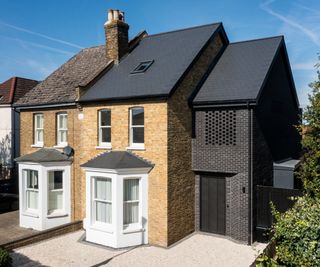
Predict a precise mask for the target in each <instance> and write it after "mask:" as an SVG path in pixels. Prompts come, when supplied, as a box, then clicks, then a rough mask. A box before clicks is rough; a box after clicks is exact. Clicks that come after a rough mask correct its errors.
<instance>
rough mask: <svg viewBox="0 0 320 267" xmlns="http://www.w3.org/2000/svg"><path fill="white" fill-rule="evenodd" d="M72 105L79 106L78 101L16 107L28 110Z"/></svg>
mask: <svg viewBox="0 0 320 267" xmlns="http://www.w3.org/2000/svg"><path fill="white" fill-rule="evenodd" d="M71 106H77V105H76V103H74V102H72V103H61V104H58V103H57V104H43V105H41V104H40V105H28V106H19V105H17V106H15V105H14V107H15V108H16V109H17V110H19V111H20V110H28V109H42V108H59V107H71Z"/></svg>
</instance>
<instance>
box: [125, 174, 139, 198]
mask: <svg viewBox="0 0 320 267" xmlns="http://www.w3.org/2000/svg"><path fill="white" fill-rule="evenodd" d="M123 196H124V201H130V200H139V179H127V180H124V193H123Z"/></svg>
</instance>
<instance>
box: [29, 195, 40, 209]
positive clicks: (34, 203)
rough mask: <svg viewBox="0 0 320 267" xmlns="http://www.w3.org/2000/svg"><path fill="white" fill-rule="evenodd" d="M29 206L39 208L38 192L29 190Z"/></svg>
mask: <svg viewBox="0 0 320 267" xmlns="http://www.w3.org/2000/svg"><path fill="white" fill-rule="evenodd" d="M27 208H28V209H35V210H36V209H38V192H34V191H27Z"/></svg>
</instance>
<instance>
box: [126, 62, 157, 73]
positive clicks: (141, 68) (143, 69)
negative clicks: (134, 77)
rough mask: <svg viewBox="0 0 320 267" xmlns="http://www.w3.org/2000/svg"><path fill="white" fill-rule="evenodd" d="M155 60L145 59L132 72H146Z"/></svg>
mask: <svg viewBox="0 0 320 267" xmlns="http://www.w3.org/2000/svg"><path fill="white" fill-rule="evenodd" d="M153 62H154V60H149V61H144V62H141V63H140V64H139V65H138V66H137V67H136V68H135V69H134V70H133V71H132V72H131V73H132V74H136V73H144V72H146V70H147V69H149V67H150V66H151V65H152V63H153Z"/></svg>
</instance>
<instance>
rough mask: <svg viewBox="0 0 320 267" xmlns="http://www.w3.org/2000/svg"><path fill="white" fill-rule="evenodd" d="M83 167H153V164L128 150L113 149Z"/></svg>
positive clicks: (114, 168) (115, 168)
mask: <svg viewBox="0 0 320 267" xmlns="http://www.w3.org/2000/svg"><path fill="white" fill-rule="evenodd" d="M81 167H84V168H97V169H113V170H117V169H135V168H152V167H153V164H151V163H150V162H148V161H146V160H144V159H142V158H140V157H138V156H136V155H134V154H132V153H129V152H127V151H111V152H106V153H103V154H101V155H98V156H97V157H95V158H93V159H91V160H89V161H88V162H86V163H85V164H83V165H81Z"/></svg>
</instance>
